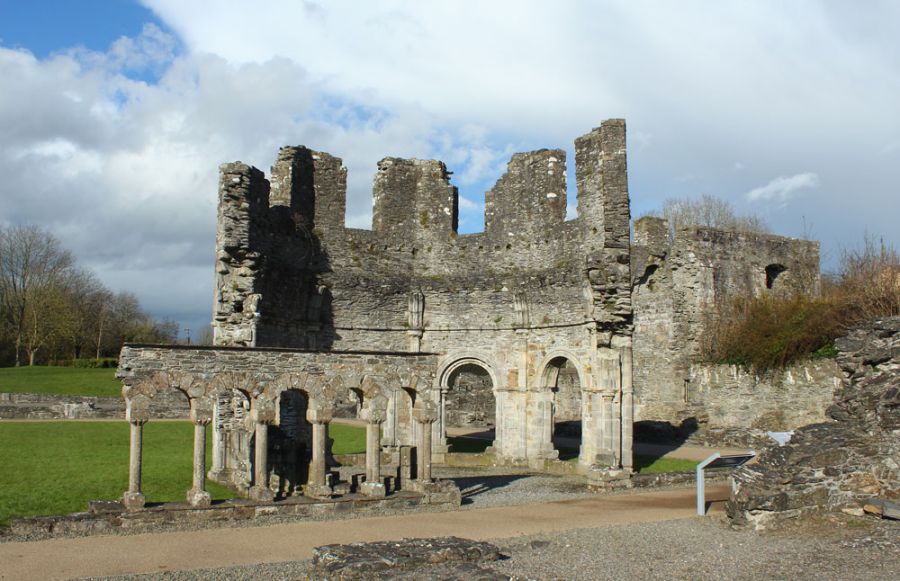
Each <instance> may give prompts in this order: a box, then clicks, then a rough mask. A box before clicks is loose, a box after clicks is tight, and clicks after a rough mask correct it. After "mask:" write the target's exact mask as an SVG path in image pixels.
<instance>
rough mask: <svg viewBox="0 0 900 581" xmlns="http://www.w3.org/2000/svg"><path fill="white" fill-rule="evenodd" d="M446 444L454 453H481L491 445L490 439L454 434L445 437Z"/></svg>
mask: <svg viewBox="0 0 900 581" xmlns="http://www.w3.org/2000/svg"><path fill="white" fill-rule="evenodd" d="M447 444H449V445H450V451H451V452H453V453H454V454H482V453H484V451H485V450H487V448H488V446H490V445H491V440H485V439H483V438H471V437H464V436H455V437H449V438H447Z"/></svg>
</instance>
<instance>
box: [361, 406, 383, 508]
mask: <svg viewBox="0 0 900 581" xmlns="http://www.w3.org/2000/svg"><path fill="white" fill-rule="evenodd" d="M359 415H360V419H363V420H365V421H366V481H365V482H363V483H362V485H361V486H360V492H362V493H363V494H365V495H366V496H374V497H384V496H385V494H386V492H387V491H386V490H385V487H384V483H383V482H382V481H381V424H382V422H384V419H385V416H386V415H387V414H386V412H385V410H380V409H364V410H362V411H361V412H360V414H359Z"/></svg>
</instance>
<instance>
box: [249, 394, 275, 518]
mask: <svg viewBox="0 0 900 581" xmlns="http://www.w3.org/2000/svg"><path fill="white" fill-rule="evenodd" d="M250 419H251V420H252V421H253V426H254V432H255V434H256V438H255V440H256V442H255V444H254V446H255V450H254V452H255V453H254V459H253V464H254V471H253V486H251V487H250V498H252V499H253V500H259V501H263V502H268V501H271V500H273V499H274V498H275V493H274V492H272V489H270V488H269V424H270V423H272V422H273V421H275V406H274V405H273V404H272V402H270V401H268V400H264V401H260V400H253V402H252V408H251V409H250Z"/></svg>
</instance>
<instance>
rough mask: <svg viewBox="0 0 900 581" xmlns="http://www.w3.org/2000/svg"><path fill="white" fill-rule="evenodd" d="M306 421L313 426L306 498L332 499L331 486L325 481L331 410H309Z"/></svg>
mask: <svg viewBox="0 0 900 581" xmlns="http://www.w3.org/2000/svg"><path fill="white" fill-rule="evenodd" d="M306 419H307V421H309V423H311V424H312V461H311V462H310V463H309V481H308V482H307V484H306V496H309V497H312V498H330V497H331V496H332V492H333V491H332V490H331V486H329V485H328V483H327V482H326V481H325V470H326V466H325V453H326V450H325V447H326V445H327V443H328V424H329V423H330V422H331V410H330V409H315V408H309V409H307V410H306Z"/></svg>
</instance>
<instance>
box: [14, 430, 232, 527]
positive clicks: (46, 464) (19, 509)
mask: <svg viewBox="0 0 900 581" xmlns="http://www.w3.org/2000/svg"><path fill="white" fill-rule="evenodd" d="M128 430H129V425H128V424H127V423H126V422H27V423H26V422H23V423H18V422H9V423H0V466H2V467H3V469H2V470H0V524H3V525H6V524H8V521H9V518H10V517H12V516H25V515H41V514H65V513H69V512H79V511H83V510H87V503H88V501H90V500H96V499H116V498H119V497H121V496H122V493H123V492H124V491H125V490H126V489H127V488H128ZM207 430H209V428H207ZM193 438H194V428H193V425H192V424H190V423H189V422H186V421H184V422H163V421H159V422H148V423H147V424H146V425H145V426H144V450H143V453H144V470H143V486H142V488H143V492H144V494H145V495H146V496H147V501H148V502H163V501H176V500H177V501H183V500H185V494H186V493H187V490H188V489H189V488H190V487H191V474H192V454H193ZM210 441H211V438H209V437H207V443H209V442H210ZM209 462H210V448H209V446H207V465H208V464H209ZM207 490H209V491H210V493H211V494H212V496H213V498H216V499H221V498H231V497H233V496H234V493H232V492H231V491H230V490H228V489H227V488H225V487H223V486H219V485H217V484H215V483H212V482H207Z"/></svg>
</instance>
